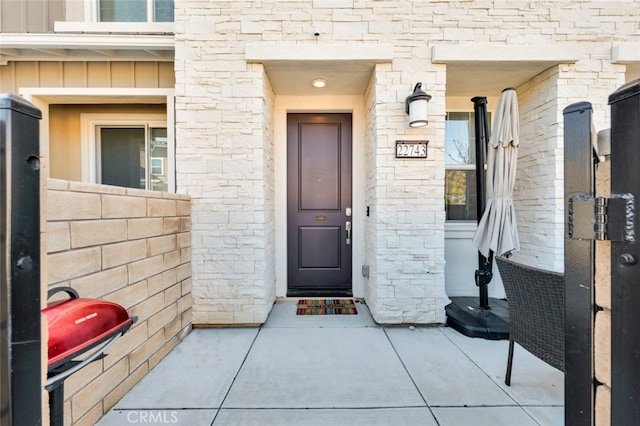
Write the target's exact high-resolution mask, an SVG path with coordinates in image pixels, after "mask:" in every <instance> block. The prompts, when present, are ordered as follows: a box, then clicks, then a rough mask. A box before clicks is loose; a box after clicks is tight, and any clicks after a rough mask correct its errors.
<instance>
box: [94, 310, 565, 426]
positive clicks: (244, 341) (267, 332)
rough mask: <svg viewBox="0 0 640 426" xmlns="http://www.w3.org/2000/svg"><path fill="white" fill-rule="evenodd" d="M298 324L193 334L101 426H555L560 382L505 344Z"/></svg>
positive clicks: (277, 321)
mask: <svg viewBox="0 0 640 426" xmlns="http://www.w3.org/2000/svg"><path fill="white" fill-rule="evenodd" d="M357 307H358V315H334V316H297V315H296V313H295V310H296V305H295V302H294V301H279V302H277V303H276V304H275V305H274V307H273V310H272V311H271V314H270V315H269V318H268V320H267V321H266V323H265V324H264V325H263V326H262V327H260V328H211V329H194V330H193V331H192V332H191V334H189V335H188V336H187V337H186V338H185V339H184V341H183V342H182V343H180V344H179V345H178V346H177V347H176V348H175V349H174V350H173V351H172V352H171V353H170V354H169V355H168V356H167V357H166V358H165V359H163V360H162V361H161V362H160V363H159V364H158V365H157V366H156V367H155V368H154V369H153V370H152V371H151V372H150V373H149V374H148V375H147V376H146V377H145V378H144V379H143V380H142V381H141V382H140V383H139V384H138V385H136V386H135V387H134V388H133V389H132V390H131V391H130V392H129V393H128V394H126V395H125V397H124V398H122V400H120V401H119V402H118V403H117V404H116V406H115V407H114V408H113V409H112V410H111V411H110V412H109V413H107V414H106V415H105V416H104V417H103V418H102V419H101V421H100V422H99V423H98V425H100V426H116V425H117V426H121V425H126V424H140V423H143V424H178V425H195V426H197V425H243V426H245V425H260V426H265V425H299V424H304V425H327V424H349V425H363V426H364V425H367V426H369V425H441V426H445V425H452V426H457V425H469V424H472V425H474V426H480V425H492V426H496V425H509V426H511V425H562V424H563V423H564V408H563V404H564V391H563V388H564V386H563V381H564V379H563V375H562V373H561V372H560V371H558V370H555V369H554V368H552V367H550V366H548V365H547V364H545V363H544V362H542V361H540V360H538V359H537V358H535V357H534V356H533V355H531V354H529V353H528V352H526V351H525V350H523V349H522V348H520V347H518V346H517V345H516V351H515V355H514V367H513V375H512V382H511V386H510V387H509V386H506V385H505V384H504V374H505V368H506V360H507V346H508V343H507V341H504V340H503V341H489V340H484V339H474V338H469V337H466V336H464V335H462V334H459V333H458V332H456V331H454V330H453V329H450V328H447V327H416V328H413V327H408V326H402V327H400V326H398V327H383V326H379V325H376V323H375V322H374V321H373V320H372V318H371V315H370V314H369V311H368V309H367V307H366V305H364V304H361V303H358V304H357Z"/></svg>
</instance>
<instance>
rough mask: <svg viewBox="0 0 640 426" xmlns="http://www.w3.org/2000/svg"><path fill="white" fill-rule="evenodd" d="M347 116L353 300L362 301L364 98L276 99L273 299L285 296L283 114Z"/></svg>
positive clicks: (285, 186)
mask: <svg viewBox="0 0 640 426" xmlns="http://www.w3.org/2000/svg"><path fill="white" fill-rule="evenodd" d="M290 112H309V113H311V112H314V113H315V112H348V113H351V114H352V120H353V124H352V131H353V164H352V171H353V206H352V207H353V220H352V223H353V253H352V257H353V273H352V284H353V296H354V297H364V279H363V278H362V274H361V273H360V271H361V266H362V265H363V264H364V253H365V250H364V249H365V247H364V226H365V224H364V221H365V210H366V207H365V198H364V189H365V177H366V174H365V163H364V161H365V160H364V155H363V154H362V153H363V152H364V146H365V142H364V130H365V122H364V97H362V96H313V97H304V96H276V102H275V114H274V117H275V118H274V120H275V125H274V140H275V147H274V148H275V159H274V162H275V164H274V166H275V218H276V232H275V238H276V296H277V297H285V296H286V294H287V113H290Z"/></svg>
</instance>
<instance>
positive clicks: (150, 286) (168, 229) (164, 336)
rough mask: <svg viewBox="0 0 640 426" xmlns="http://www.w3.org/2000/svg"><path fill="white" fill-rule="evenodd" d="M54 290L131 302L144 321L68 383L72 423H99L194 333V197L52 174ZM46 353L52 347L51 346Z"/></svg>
mask: <svg viewBox="0 0 640 426" xmlns="http://www.w3.org/2000/svg"><path fill="white" fill-rule="evenodd" d="M45 211H46V230H45V234H44V235H45V242H46V246H47V252H48V255H47V258H46V260H45V275H44V277H47V278H46V279H47V283H48V286H49V288H54V287H60V286H69V287H72V288H74V289H76V290H77V291H78V293H79V294H80V297H87V298H98V299H104V300H109V301H111V302H115V303H118V304H120V305H122V306H124V307H125V308H126V309H127V311H128V312H129V314H130V315H136V316H137V317H138V322H137V323H136V324H134V325H133V327H132V328H131V329H130V330H129V331H128V332H127V333H126V334H125V335H124V336H123V337H122V338H120V339H119V340H118V341H117V342H116V343H115V344H114V345H113V346H112V347H111V348H110V349H109V350H108V352H107V353H108V356H107V357H106V358H104V359H102V360H100V361H97V362H93V363H91V364H90V365H88V366H87V367H85V368H84V369H82V370H80V371H79V372H77V373H76V374H74V375H72V376H71V377H70V378H69V379H67V380H66V381H65V404H64V410H65V421H64V423H65V424H66V425H93V424H95V423H96V422H97V420H98V419H99V418H100V417H101V416H102V415H103V414H104V413H106V412H107V411H108V410H109V409H110V408H111V407H113V405H115V403H116V402H117V401H118V400H119V399H120V398H122V397H123V396H124V394H125V393H126V392H127V391H129V390H130V389H131V388H132V387H133V386H134V385H135V384H136V383H137V382H138V381H139V380H140V379H142V377H144V376H145V375H146V374H147V373H148V372H149V370H151V369H152V368H153V367H154V366H155V365H156V364H157V363H158V362H159V361H160V360H161V359H162V358H163V357H164V356H165V355H166V354H167V353H168V352H169V351H170V350H171V349H173V348H174V347H175V346H176V345H177V344H178V342H179V341H180V340H182V338H183V337H184V336H186V334H187V333H188V332H189V331H190V329H191V306H192V301H191V236H190V226H191V222H190V221H191V218H190V214H191V204H190V200H189V197H188V196H186V195H178V194H168V193H160V192H151V191H143V190H136V189H128V188H121V187H113V186H106V185H95V184H87V183H78V182H69V181H62V180H55V179H49V180H47V192H46V210H45ZM44 353H45V354H46V350H45V352H44Z"/></svg>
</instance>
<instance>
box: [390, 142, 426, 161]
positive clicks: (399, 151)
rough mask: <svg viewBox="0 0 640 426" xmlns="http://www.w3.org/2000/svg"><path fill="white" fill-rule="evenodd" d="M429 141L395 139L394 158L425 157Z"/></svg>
mask: <svg viewBox="0 0 640 426" xmlns="http://www.w3.org/2000/svg"><path fill="white" fill-rule="evenodd" d="M428 143H429V141H396V158H427V144H428Z"/></svg>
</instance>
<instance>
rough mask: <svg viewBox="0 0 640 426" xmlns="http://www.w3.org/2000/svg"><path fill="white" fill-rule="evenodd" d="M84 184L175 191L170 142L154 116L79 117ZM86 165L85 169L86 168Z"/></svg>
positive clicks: (163, 124) (94, 115) (161, 123)
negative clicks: (81, 131)
mask: <svg viewBox="0 0 640 426" xmlns="http://www.w3.org/2000/svg"><path fill="white" fill-rule="evenodd" d="M81 121H82V126H83V128H84V130H83V133H84V134H86V135H87V136H88V137H87V138H86V139H87V140H86V141H85V138H83V180H87V181H89V182H95V183H102V184H105V185H114V186H124V187H127V188H139V189H146V190H151V191H162V192H173V191H175V178H174V175H175V168H174V167H173V166H172V165H173V164H174V163H175V162H174V160H173V159H174V149H173V139H172V138H170V137H169V136H170V134H169V133H168V131H167V123H166V119H165V121H158V117H156V116H153V115H136V114H133V115H131V116H129V117H126V118H124V117H118V116H116V115H113V114H82V116H81ZM85 164H86V167H85Z"/></svg>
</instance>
